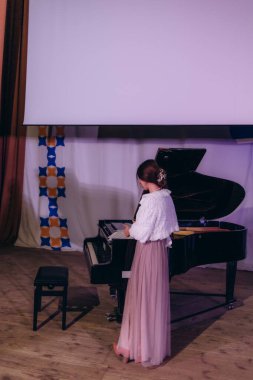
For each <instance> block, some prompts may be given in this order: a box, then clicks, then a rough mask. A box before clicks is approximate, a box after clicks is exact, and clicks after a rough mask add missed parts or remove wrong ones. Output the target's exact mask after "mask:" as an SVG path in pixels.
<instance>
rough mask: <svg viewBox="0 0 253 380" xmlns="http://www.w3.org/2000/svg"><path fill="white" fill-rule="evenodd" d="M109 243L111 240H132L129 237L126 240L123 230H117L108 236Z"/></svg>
mask: <svg viewBox="0 0 253 380" xmlns="http://www.w3.org/2000/svg"><path fill="white" fill-rule="evenodd" d="M108 239H109V241H111V240H112V239H133V238H132V237H131V236H129V237H128V238H127V237H126V236H125V234H124V230H117V231H115V232H113V233H112V234H111V235H110V236H108Z"/></svg>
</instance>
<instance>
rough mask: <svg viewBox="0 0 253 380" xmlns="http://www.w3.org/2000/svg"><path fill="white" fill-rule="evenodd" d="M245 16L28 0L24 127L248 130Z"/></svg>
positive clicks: (170, 3)
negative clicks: (241, 126)
mask: <svg viewBox="0 0 253 380" xmlns="http://www.w3.org/2000/svg"><path fill="white" fill-rule="evenodd" d="M252 15H253V1H252V0H30V6H29V35H28V63H27V87H26V102H25V104H26V107H25V119H24V124H29V125H33V124H46V125H48V124H65V125H121V124H124V125H138V124H141V125H146V124H149V125H155V124H157V125H169V124H172V125H174V124H252V123H253V106H252V99H253V69H252V68H253V49H252V43H253V42H252V41H253V22H252Z"/></svg>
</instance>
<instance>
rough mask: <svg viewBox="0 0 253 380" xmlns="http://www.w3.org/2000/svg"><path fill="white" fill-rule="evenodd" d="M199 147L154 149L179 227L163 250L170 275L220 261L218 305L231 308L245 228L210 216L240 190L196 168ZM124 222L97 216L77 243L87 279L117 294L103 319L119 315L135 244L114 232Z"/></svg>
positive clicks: (240, 195) (219, 213)
mask: <svg viewBox="0 0 253 380" xmlns="http://www.w3.org/2000/svg"><path fill="white" fill-rule="evenodd" d="M205 153H206V149H188V148H187V149H184V148H183V149H181V148H180V149H178V148H171V149H164V148H159V149H158V151H157V154H156V158H155V160H156V161H157V163H158V165H159V166H160V167H162V168H163V169H165V170H166V172H167V182H168V188H169V189H170V190H171V191H172V193H171V195H172V198H173V200H174V204H175V208H176V212H177V217H178V220H179V227H180V230H179V231H178V232H176V233H174V234H173V236H172V241H173V244H172V248H171V249H170V251H169V263H170V265H169V270H170V279H171V278H172V277H173V276H174V275H179V274H183V273H185V272H187V271H188V270H189V269H191V268H193V267H196V266H200V265H205V264H212V263H226V283H225V292H224V294H222V295H221V296H222V297H224V301H223V302H222V304H221V305H224V306H226V307H228V308H232V307H233V304H234V302H235V298H234V288H235V279H236V271H237V261H238V260H243V259H244V258H245V257H246V235H247V230H246V228H245V227H244V226H241V225H239V224H235V223H230V222H224V221H217V220H215V219H219V218H222V217H224V216H226V215H229V214H230V213H232V212H233V211H234V210H235V209H236V208H237V207H238V206H239V204H240V203H241V202H242V200H243V199H244V196H245V191H244V189H243V187H242V186H241V185H239V184H237V183H235V182H233V181H230V180H227V179H221V178H216V177H211V176H207V175H204V174H201V173H198V172H196V169H197V167H198V165H199V163H200V162H201V160H202V158H203V156H204V155H205ZM137 210H138V207H137ZM137 210H136V212H137ZM136 212H135V214H136ZM124 223H132V221H130V220H127V219H121V220H111V219H110V220H109V219H107V220H99V222H98V235H97V236H95V237H90V238H86V239H85V240H84V246H83V249H84V255H85V258H86V261H87V265H88V269H89V273H90V282H91V283H92V284H108V285H109V288H110V293H111V295H114V296H115V297H117V302H118V303H117V308H116V309H117V310H116V316H115V317H113V316H112V315H108V319H109V320H111V319H114V318H115V319H117V320H120V318H121V316H122V313H123V308H124V298H125V291H126V286H127V278H128V277H129V273H130V270H131V264H132V260H133V256H134V249H135V244H136V241H135V240H134V239H129V238H122V236H120V234H119V235H118V238H117V231H118V230H119V229H120V227H121V226H122V225H123V224H124ZM112 236H115V237H114V238H112ZM207 295H211V294H209V293H208V294H207ZM215 307H216V306H215ZM204 311H206V310H204Z"/></svg>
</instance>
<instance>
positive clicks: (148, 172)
mask: <svg viewBox="0 0 253 380" xmlns="http://www.w3.org/2000/svg"><path fill="white" fill-rule="evenodd" d="M136 177H137V178H139V179H141V180H143V181H146V182H151V183H155V184H156V185H157V186H159V187H161V188H164V187H166V173H165V171H164V170H163V169H161V168H160V167H159V166H158V165H157V163H156V161H155V160H146V161H144V162H143V163H142V164H140V166H139V167H138V169H137V172H136Z"/></svg>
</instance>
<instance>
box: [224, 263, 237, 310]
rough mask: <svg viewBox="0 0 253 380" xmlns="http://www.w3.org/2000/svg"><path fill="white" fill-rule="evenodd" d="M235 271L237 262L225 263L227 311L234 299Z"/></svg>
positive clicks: (231, 306)
mask: <svg viewBox="0 0 253 380" xmlns="http://www.w3.org/2000/svg"><path fill="white" fill-rule="evenodd" d="M236 270H237V261H229V262H227V270H226V304H227V306H228V308H229V309H232V308H233V303H234V302H235V298H234V288H235V278H236Z"/></svg>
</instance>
